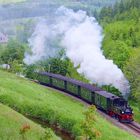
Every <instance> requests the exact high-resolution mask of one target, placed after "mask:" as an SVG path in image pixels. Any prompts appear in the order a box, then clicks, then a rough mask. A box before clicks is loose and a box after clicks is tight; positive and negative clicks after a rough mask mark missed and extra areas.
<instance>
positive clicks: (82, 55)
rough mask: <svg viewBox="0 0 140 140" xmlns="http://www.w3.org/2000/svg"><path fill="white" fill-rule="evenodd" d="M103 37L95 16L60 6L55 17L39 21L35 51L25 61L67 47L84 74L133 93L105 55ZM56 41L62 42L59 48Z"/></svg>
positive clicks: (33, 46)
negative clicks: (102, 46)
mask: <svg viewBox="0 0 140 140" xmlns="http://www.w3.org/2000/svg"><path fill="white" fill-rule="evenodd" d="M102 39H103V35H102V28H101V27H100V25H99V24H98V23H97V21H96V19H95V18H94V17H89V16H87V14H86V12H84V11H78V12H74V11H73V10H71V9H67V8H65V7H60V8H59V9H57V11H56V12H55V13H54V14H53V20H52V19H51V20H50V21H49V19H48V20H47V21H46V20H43V21H42V20H41V22H39V23H38V25H37V27H36V29H35V32H34V33H33V35H32V37H31V38H30V39H29V45H30V47H31V49H32V54H31V55H30V54H26V55H25V59H24V62H25V63H27V64H32V63H35V62H36V61H38V60H41V59H43V58H47V57H48V56H49V55H51V56H55V55H56V53H57V52H58V50H59V49H60V48H64V49H65V50H66V56H67V57H68V58H70V59H71V61H72V62H73V63H74V66H75V67H77V66H79V68H78V69H77V71H78V72H79V73H80V74H83V75H84V76H85V77H86V78H87V79H89V80H90V81H91V82H92V83H97V84H98V85H100V86H101V85H112V86H114V87H115V88H117V89H118V90H119V91H120V92H121V93H122V94H123V95H125V94H126V93H129V88H130V87H129V82H128V81H127V79H126V78H125V77H124V75H123V73H122V71H121V70H120V69H119V68H118V67H117V66H116V65H115V64H113V61H112V60H108V59H106V58H105V56H104V55H103V52H102V50H101V43H102ZM53 42H55V44H54V43H53ZM56 44H59V45H58V46H57V47H56Z"/></svg>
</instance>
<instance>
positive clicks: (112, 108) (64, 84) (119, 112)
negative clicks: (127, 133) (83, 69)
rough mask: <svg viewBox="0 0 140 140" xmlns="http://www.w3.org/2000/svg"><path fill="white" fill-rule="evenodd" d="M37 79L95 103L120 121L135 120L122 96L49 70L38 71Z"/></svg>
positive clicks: (128, 121)
mask: <svg viewBox="0 0 140 140" xmlns="http://www.w3.org/2000/svg"><path fill="white" fill-rule="evenodd" d="M36 79H37V80H38V82H39V83H41V84H43V85H46V86H50V87H53V88H56V89H59V90H61V91H64V92H66V93H69V94H71V95H73V96H75V97H77V98H80V99H82V100H84V101H86V102H87V103H90V104H94V105H95V106H96V107H97V108H98V109H100V110H102V111H104V112H106V113H107V114H109V115H110V116H111V117H115V118H117V119H118V120H119V121H120V122H126V123H130V122H132V121H133V112H132V108H131V107H130V106H129V105H128V102H127V101H126V100H125V99H123V98H122V97H119V96H116V95H113V94H111V93H109V92H106V91H104V90H102V89H100V88H98V87H96V86H93V85H91V84H87V83H83V82H81V81H78V80H75V79H71V78H68V77H64V76H61V75H58V74H53V73H48V72H38V73H37V77H36Z"/></svg>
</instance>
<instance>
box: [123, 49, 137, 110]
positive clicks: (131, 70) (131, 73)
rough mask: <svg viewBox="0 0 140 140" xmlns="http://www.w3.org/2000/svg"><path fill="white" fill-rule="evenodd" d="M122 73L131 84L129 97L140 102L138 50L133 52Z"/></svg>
mask: <svg viewBox="0 0 140 140" xmlns="http://www.w3.org/2000/svg"><path fill="white" fill-rule="evenodd" d="M124 72H125V74H126V76H127V78H128V79H129V82H130V84H131V92H132V94H131V97H133V98H135V99H137V100H138V101H140V48H137V49H135V50H134V51H133V53H132V55H131V57H130V59H129V61H127V64H126V66H125V68H124ZM139 107H140V106H139Z"/></svg>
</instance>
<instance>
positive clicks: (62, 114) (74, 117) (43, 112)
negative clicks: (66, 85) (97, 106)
mask: <svg viewBox="0 0 140 140" xmlns="http://www.w3.org/2000/svg"><path fill="white" fill-rule="evenodd" d="M0 102H2V103H3V104H6V105H9V106H10V107H12V108H13V109H15V110H17V111H19V112H21V113H22V114H26V115H30V116H35V117H40V118H41V119H42V120H47V121H48V122H49V123H52V124H59V126H60V127H62V128H64V129H66V130H67V131H70V132H73V134H74V135H78V134H79V133H80V131H79V124H80V122H81V121H82V120H83V118H84V116H83V112H84V111H85V109H86V107H85V106H84V105H83V104H82V103H79V102H78V101H75V100H73V99H71V98H70V97H67V96H64V95H63V94H60V93H57V92H56V91H54V90H50V89H47V88H46V87H43V86H40V85H38V84H36V83H33V82H30V81H27V80H24V79H22V78H20V77H16V76H15V75H13V74H10V73H7V72H3V71H0ZM95 126H96V128H97V129H98V130H100V131H101V133H102V136H101V138H98V139H99V140H136V138H135V137H134V136H132V135H130V134H128V133H127V132H124V131H123V130H120V129H119V128H117V127H115V126H113V125H112V124H110V123H109V122H107V121H106V120H105V119H103V118H102V117H101V116H100V115H98V118H97V122H96V124H95ZM98 139H97V140H98Z"/></svg>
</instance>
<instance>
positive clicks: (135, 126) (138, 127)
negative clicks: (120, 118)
mask: <svg viewBox="0 0 140 140" xmlns="http://www.w3.org/2000/svg"><path fill="white" fill-rule="evenodd" d="M125 125H126V126H127V127H129V128H131V129H133V130H134V131H135V132H136V133H137V134H138V135H139V136H140V125H138V124H137V123H136V122H132V123H129V124H125Z"/></svg>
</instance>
